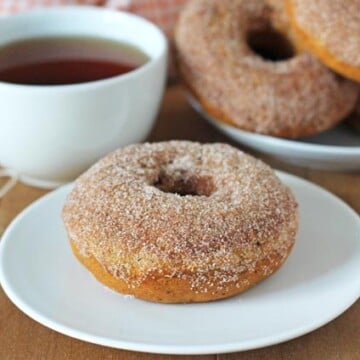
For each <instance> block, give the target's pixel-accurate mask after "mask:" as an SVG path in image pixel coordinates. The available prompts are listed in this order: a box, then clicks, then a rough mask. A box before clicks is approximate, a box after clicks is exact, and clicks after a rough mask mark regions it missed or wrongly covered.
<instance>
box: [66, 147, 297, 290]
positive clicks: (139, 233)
mask: <svg viewBox="0 0 360 360" xmlns="http://www.w3.org/2000/svg"><path fill="white" fill-rule="evenodd" d="M161 178H163V180H162V181H163V183H162V184H161V186H165V188H166V189H165V190H166V191H163V190H164V189H162V188H161V186H159V179H161ZM164 179H165V180H164ZM209 184H210V185H209ZM179 189H180V190H181V192H182V193H181V194H180V191H179ZM63 219H64V222H65V225H66V228H67V230H68V234H69V237H70V239H71V240H72V241H73V242H74V243H75V244H76V246H77V248H78V249H79V251H81V252H82V254H83V255H85V256H90V255H91V256H93V257H95V259H96V260H97V261H98V262H99V263H101V264H102V265H103V266H104V267H105V268H106V270H108V271H109V272H110V273H111V274H112V275H113V276H115V277H117V278H119V279H122V280H124V281H126V282H127V283H128V284H129V286H131V287H136V286H139V284H141V283H142V282H143V281H145V280H146V279H149V278H158V277H159V276H160V277H165V278H168V277H170V278H178V279H188V280H189V281H190V283H191V287H192V290H193V291H195V292H208V291H212V287H213V286H214V284H213V283H214V280H216V283H217V288H219V286H220V287H221V286H223V285H225V284H228V283H233V282H236V283H238V284H240V283H241V281H242V274H243V273H244V272H251V271H253V270H254V269H255V266H256V264H257V263H258V261H260V260H261V259H265V258H267V257H268V258H269V259H268V261H269V264H270V265H271V261H272V260H271V257H270V256H268V254H271V253H274V252H275V253H276V254H279V255H280V257H281V259H282V260H283V259H285V257H286V256H287V254H288V249H289V247H291V245H292V243H293V241H294V238H295V234H296V230H297V205H296V202H295V200H294V198H293V196H292V194H291V193H290V191H289V190H288V189H287V188H286V186H284V185H283V184H282V183H281V182H280V180H279V179H278V178H277V177H276V176H275V174H274V173H273V171H272V170H271V169H270V168H269V167H268V166H266V165H265V164H263V163H262V162H261V161H258V160H256V159H254V158H252V157H250V156H248V155H246V154H244V153H243V152H241V151H239V150H237V149H235V148H233V147H231V146H228V145H225V144H205V145H201V144H199V143H192V142H186V141H170V142H163V143H153V144H150V143H147V144H142V145H131V146H128V147H126V148H124V149H121V150H118V151H116V152H114V153H112V154H110V155H108V156H107V157H105V158H104V159H102V160H101V161H99V162H98V163H97V164H96V165H94V166H93V167H92V168H91V169H90V170H88V171H87V172H86V173H85V174H83V175H82V176H81V177H80V178H79V179H78V180H77V181H76V184H75V187H74V189H73V190H72V192H71V193H70V195H69V196H68V198H67V200H66V203H65V206H64V209H63ZM261 271H263V273H264V274H266V273H267V272H268V271H269V268H267V267H266V266H264V267H263V268H262V270H261ZM244 281H246V280H244Z"/></svg>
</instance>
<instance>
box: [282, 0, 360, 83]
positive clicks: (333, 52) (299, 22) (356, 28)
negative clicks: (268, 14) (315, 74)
mask: <svg viewBox="0 0 360 360" xmlns="http://www.w3.org/2000/svg"><path fill="white" fill-rule="evenodd" d="M286 7H287V10H288V14H289V19H290V23H291V25H292V27H293V28H294V31H295V32H296V34H297V35H298V37H299V41H300V42H301V43H303V44H304V46H305V47H306V48H307V49H309V50H310V51H311V52H312V53H313V54H314V55H315V56H317V57H318V58H319V59H320V60H321V61H322V62H323V63H324V64H326V65H327V66H328V67H329V68H331V69H332V70H334V71H336V72H337V73H339V74H341V75H343V76H345V77H347V78H349V79H352V80H355V81H358V82H360V0H347V1H343V0H330V1H329V0H316V1H314V0H287V2H286Z"/></svg>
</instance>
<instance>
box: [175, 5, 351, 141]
mask: <svg viewBox="0 0 360 360" xmlns="http://www.w3.org/2000/svg"><path fill="white" fill-rule="evenodd" d="M281 6H282V5H281V1H280V0H269V1H265V0H251V1H248V0H222V1H219V0H192V1H190V2H189V3H188V5H187V6H186V7H185V9H184V11H183V12H182V14H181V16H180V19H179V22H178V26H177V29H176V33H175V43H176V48H177V60H178V66H179V70H180V73H181V75H182V77H183V79H184V82H185V84H186V85H187V87H188V88H189V89H190V91H191V92H192V93H193V95H195V97H196V98H197V99H198V100H199V101H200V103H201V104H202V106H203V107H204V108H205V110H207V111H208V112H209V113H210V114H212V115H213V116H215V117H216V118H218V119H219V120H221V121H224V122H227V123H230V124H231V125H234V126H237V127H239V128H241V129H244V130H247V131H253V132H258V133H263V134H269V135H274V136H283V137H292V138H296V137H301V136H306V135H312V134H315V133H318V132H321V131H323V130H325V129H327V128H330V127H332V126H334V125H335V124H337V123H338V122H339V121H340V120H341V119H343V118H344V117H345V116H346V115H347V114H348V113H349V112H350V111H351V109H352V108H353V106H354V104H355V101H356V96H357V93H358V88H357V87H356V85H354V84H353V83H352V82H350V81H347V80H345V79H343V78H341V77H339V76H337V75H335V74H334V73H332V72H331V71H330V70H328V69H327V68H326V67H325V66H324V65H322V64H321V63H320V62H319V61H318V60H317V59H316V58H315V57H314V56H313V55H311V54H309V53H307V52H301V53H296V54H295V55H294V56H293V57H291V58H289V59H286V60H282V61H269V60H265V59H264V58H263V57H261V56H259V55H257V54H256V53H255V52H254V51H253V50H252V49H251V48H250V46H249V45H248V41H247V39H248V34H249V33H250V32H252V31H256V30H262V29H263V30H264V29H267V28H269V27H274V28H278V29H279V31H281V32H284V31H285V29H286V27H287V26H286V22H287V18H286V16H284V13H283V12H281V13H280V12H279V9H281ZM289 38H290V40H291V39H292V35H290V36H289ZM294 48H295V49H297V48H298V47H297V44H294Z"/></svg>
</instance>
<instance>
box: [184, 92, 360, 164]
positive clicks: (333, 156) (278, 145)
mask: <svg viewBox="0 0 360 360" xmlns="http://www.w3.org/2000/svg"><path fill="white" fill-rule="evenodd" d="M188 99H189V102H190V104H191V105H192V107H193V108H194V109H195V110H196V111H197V112H199V113H200V114H202V115H203V117H205V119H207V120H208V121H209V122H210V123H211V124H212V125H214V126H215V127H216V128H218V129H219V130H220V131H222V132H223V133H224V134H226V135H227V136H229V137H230V138H232V139H233V140H235V141H237V142H239V143H241V144H243V145H246V146H248V147H249V148H251V149H254V150H257V151H260V152H262V153H265V154H268V155H272V156H274V157H276V158H279V159H280V160H283V161H285V162H287V163H291V164H295V165H298V166H304V167H309V168H314V169H322V170H338V171H341V170H344V171H349V170H359V169H360V133H359V132H356V131H355V130H352V129H350V128H348V127H347V126H345V125H339V126H337V127H335V128H333V129H331V130H328V131H325V132H323V133H321V134H319V135H316V136H311V137H307V138H303V139H300V140H287V139H282V138H276V137H273V136H267V135H261V134H256V133H251V132H248V131H243V130H240V129H237V128H236V127H234V126H230V125H227V124H224V123H222V122H221V121H218V120H216V119H215V118H213V117H212V116H211V115H209V114H208V113H207V112H206V111H205V110H204V109H203V108H202V107H201V105H200V104H199V103H198V102H197V101H196V100H195V99H194V98H193V97H192V96H191V95H188Z"/></svg>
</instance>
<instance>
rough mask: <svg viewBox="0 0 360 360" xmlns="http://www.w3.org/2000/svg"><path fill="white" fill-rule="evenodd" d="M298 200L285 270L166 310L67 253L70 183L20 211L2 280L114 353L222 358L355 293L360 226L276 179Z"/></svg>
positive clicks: (343, 304) (302, 186)
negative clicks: (103, 279)
mask: <svg viewBox="0 0 360 360" xmlns="http://www.w3.org/2000/svg"><path fill="white" fill-rule="evenodd" d="M279 176H280V177H281V179H282V180H283V181H284V182H285V183H286V184H288V186H290V187H291V189H292V190H293V191H294V193H295V195H296V197H297V199H298V201H299V204H300V233H299V236H298V239H297V242H296V245H295V248H294V250H293V252H292V254H291V255H290V257H289V259H288V260H287V262H286V263H285V265H284V266H283V267H282V268H281V269H280V270H279V271H278V272H277V273H276V274H275V275H273V276H272V277H271V278H269V279H268V280H265V281H264V282H262V283H261V284H259V285H258V286H256V287H254V288H253V289H251V290H249V291H247V292H245V293H244V294H242V295H239V296H236V297H234V298H231V299H228V300H223V301H218V302H213V303H204V304H185V305H163V304H154V303H148V302H145V301H141V300H137V299H134V298H128V297H124V296H122V295H120V294H117V293H115V292H113V291H111V290H108V289H106V288H105V287H103V286H102V285H101V284H100V283H98V282H97V281H96V280H95V279H94V278H93V277H92V276H91V275H90V274H89V273H88V271H87V270H85V268H83V267H82V265H80V264H79V263H78V261H77V260H76V259H75V258H74V256H73V255H72V253H71V250H70V247H69V244H68V242H67V239H66V234H65V229H64V227H63V225H62V222H61V219H60V212H61V208H62V205H63V202H64V199H65V196H66V194H67V193H68V192H69V191H70V188H71V185H67V186H65V187H62V188H60V189H58V190H56V191H54V192H52V193H51V194H49V195H47V196H45V197H44V198H42V199H40V200H39V201H37V202H36V203H34V204H33V205H31V206H30V207H29V208H28V209H26V210H25V211H24V212H23V213H21V214H20V215H19V216H18V217H17V218H16V219H15V220H14V222H13V223H12V224H11V225H10V226H9V228H8V229H7V230H6V232H5V234H4V236H3V239H2V241H1V242H0V282H1V284H2V287H3V289H4V290H5V292H6V294H7V295H8V296H9V298H10V299H11V300H12V301H13V302H14V304H15V305H16V306H18V307H19V308H20V309H21V310H22V311H23V312H25V313H26V314H27V315H28V316H30V317H31V318H33V319H35V320H36V321H38V322H40V323H41V324H43V325H45V326H48V327H50V328H52V329H54V330H56V331H59V332H61V333H63V334H67V335H69V336H72V337H75V338H78V339H82V340H85V341H89V342H92V343H96V344H101V345H107V346H111V347H115V348H123V349H129V350H137V351H146V352H152V353H171V354H206V353H223V352H231V351H240V350H247V349H254V348H259V347H263V346H266V345H271V344H276V343H279V342H282V341H285V340H289V339H292V338H294V337H297V336H300V335H302V334H305V333H307V332H309V331H312V330H314V329H316V328H318V327H320V326H322V325H323V324H325V323H327V322H329V321H330V320H332V319H334V318H335V317H337V316H338V315H339V314H341V313H342V312H343V311H345V310H346V309H347V308H348V307H349V306H350V305H351V304H352V303H354V302H355V301H356V300H357V299H358V297H359V295H360V276H359V275H360V220H359V217H358V215H357V214H356V213H355V212H354V211H353V210H351V209H350V208H349V207H348V206H347V205H345V204H344V203H343V202H342V201H340V200H339V199H338V198H336V197H335V196H333V195H331V194H330V193H328V192H326V191H324V190H322V189H321V188H319V187H317V186H315V185H312V184H311V183H309V182H306V181H304V180H301V179H299V178H296V177H294V176H291V175H287V174H284V173H279Z"/></svg>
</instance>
